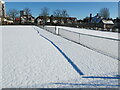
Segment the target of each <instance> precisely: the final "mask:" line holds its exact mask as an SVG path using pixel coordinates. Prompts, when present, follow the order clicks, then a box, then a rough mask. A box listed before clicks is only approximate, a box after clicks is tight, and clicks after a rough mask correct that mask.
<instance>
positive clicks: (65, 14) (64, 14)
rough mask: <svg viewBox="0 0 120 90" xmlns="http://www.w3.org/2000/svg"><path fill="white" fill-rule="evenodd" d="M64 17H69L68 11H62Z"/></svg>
mask: <svg viewBox="0 0 120 90" xmlns="http://www.w3.org/2000/svg"><path fill="white" fill-rule="evenodd" d="M61 15H62V17H69V15H68V12H67V10H62V13H61Z"/></svg>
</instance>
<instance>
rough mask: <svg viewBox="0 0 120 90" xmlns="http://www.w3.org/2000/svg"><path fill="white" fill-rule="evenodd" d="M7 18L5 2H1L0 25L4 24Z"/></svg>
mask: <svg viewBox="0 0 120 90" xmlns="http://www.w3.org/2000/svg"><path fill="white" fill-rule="evenodd" d="M5 17H6V10H5V2H4V1H0V24H2V22H4V21H6V20H5Z"/></svg>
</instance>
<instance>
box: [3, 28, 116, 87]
mask: <svg viewBox="0 0 120 90" xmlns="http://www.w3.org/2000/svg"><path fill="white" fill-rule="evenodd" d="M2 31H3V35H2V37H3V44H2V45H3V46H2V48H3V55H2V56H3V62H2V87H3V88H19V87H20V88H45V87H48V88H56V87H59V88H63V87H64V88H82V87H83V88H103V87H105V88H107V87H108V88H117V87H118V79H114V77H115V78H117V77H116V75H118V60H117V59H113V58H111V57H108V56H106V55H103V54H100V53H97V52H95V51H93V50H90V49H88V48H86V47H83V46H81V45H79V44H76V43H74V42H71V41H69V40H66V39H64V38H61V37H60V36H57V35H54V34H52V33H49V32H48V31H45V30H44V29H40V28H38V27H36V26H33V27H32V26H3V29H2ZM38 32H39V33H38ZM41 35H42V36H44V37H45V38H47V39H49V40H50V41H52V42H53V43H54V44H55V45H56V46H57V47H59V48H60V49H61V50H62V52H63V53H64V54H66V56H67V57H69V58H70V59H71V61H72V62H73V63H74V64H75V65H76V66H77V67H78V68H79V69H80V70H81V71H82V72H83V73H84V75H79V74H78V72H77V71H76V69H75V67H73V66H72V65H71V64H70V62H68V61H67V59H66V58H65V57H64V55H63V54H62V53H61V52H60V51H59V50H58V49H57V48H56V47H55V46H54V45H53V44H52V43H50V41H49V40H47V39H45V38H44V37H42V36H41Z"/></svg>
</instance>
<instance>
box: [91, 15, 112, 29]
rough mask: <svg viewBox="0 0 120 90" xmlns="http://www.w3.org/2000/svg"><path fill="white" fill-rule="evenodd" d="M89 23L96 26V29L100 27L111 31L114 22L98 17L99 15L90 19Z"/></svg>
mask: <svg viewBox="0 0 120 90" xmlns="http://www.w3.org/2000/svg"><path fill="white" fill-rule="evenodd" d="M91 23H94V24H97V26H98V27H102V28H104V29H112V28H113V26H114V22H113V21H112V20H110V19H104V18H103V17H101V16H99V14H97V15H96V16H94V17H92V19H91Z"/></svg>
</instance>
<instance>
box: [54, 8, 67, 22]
mask: <svg viewBox="0 0 120 90" xmlns="http://www.w3.org/2000/svg"><path fill="white" fill-rule="evenodd" d="M53 16H54V17H57V18H58V23H60V22H61V20H62V19H63V20H64V22H67V21H66V17H68V16H69V15H68V13H67V10H60V9H57V10H55V11H54V12H53Z"/></svg>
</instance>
